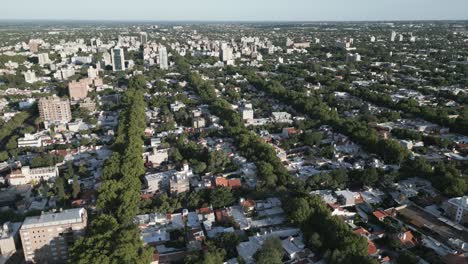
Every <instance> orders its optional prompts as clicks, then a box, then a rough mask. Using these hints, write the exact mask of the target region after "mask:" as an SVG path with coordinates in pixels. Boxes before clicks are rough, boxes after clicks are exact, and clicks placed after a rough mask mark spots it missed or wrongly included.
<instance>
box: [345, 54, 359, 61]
mask: <svg viewBox="0 0 468 264" xmlns="http://www.w3.org/2000/svg"><path fill="white" fill-rule="evenodd" d="M346 61H347V62H359V61H361V55H359V53H348V55H347V56H346Z"/></svg>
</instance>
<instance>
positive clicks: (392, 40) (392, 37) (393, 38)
mask: <svg viewBox="0 0 468 264" xmlns="http://www.w3.org/2000/svg"><path fill="white" fill-rule="evenodd" d="M396 36H397V34H396V32H395V31H392V34H391V35H390V41H391V42H394V41H395V38H396Z"/></svg>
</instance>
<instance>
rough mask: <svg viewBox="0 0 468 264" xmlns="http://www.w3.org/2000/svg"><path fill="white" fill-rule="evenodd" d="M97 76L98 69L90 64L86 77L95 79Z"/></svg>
mask: <svg viewBox="0 0 468 264" xmlns="http://www.w3.org/2000/svg"><path fill="white" fill-rule="evenodd" d="M98 76H99V70H98V69H94V68H93V67H92V66H91V67H89V68H88V78H90V79H96V78H97V77H98Z"/></svg>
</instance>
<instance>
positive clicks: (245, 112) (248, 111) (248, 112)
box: [240, 104, 254, 121]
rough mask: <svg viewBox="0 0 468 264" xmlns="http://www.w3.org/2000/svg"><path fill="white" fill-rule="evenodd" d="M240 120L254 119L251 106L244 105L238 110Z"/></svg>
mask: <svg viewBox="0 0 468 264" xmlns="http://www.w3.org/2000/svg"><path fill="white" fill-rule="evenodd" d="M240 113H241V116H242V120H245V121H249V120H253V119H254V110H253V107H252V104H244V105H243V106H242V107H241V108H240Z"/></svg>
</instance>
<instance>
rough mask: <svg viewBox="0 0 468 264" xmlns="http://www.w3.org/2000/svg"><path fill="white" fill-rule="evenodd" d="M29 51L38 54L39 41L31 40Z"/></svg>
mask: <svg viewBox="0 0 468 264" xmlns="http://www.w3.org/2000/svg"><path fill="white" fill-rule="evenodd" d="M29 51H30V52H31V53H37V52H39V43H37V41H35V40H33V39H31V40H30V41H29Z"/></svg>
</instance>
